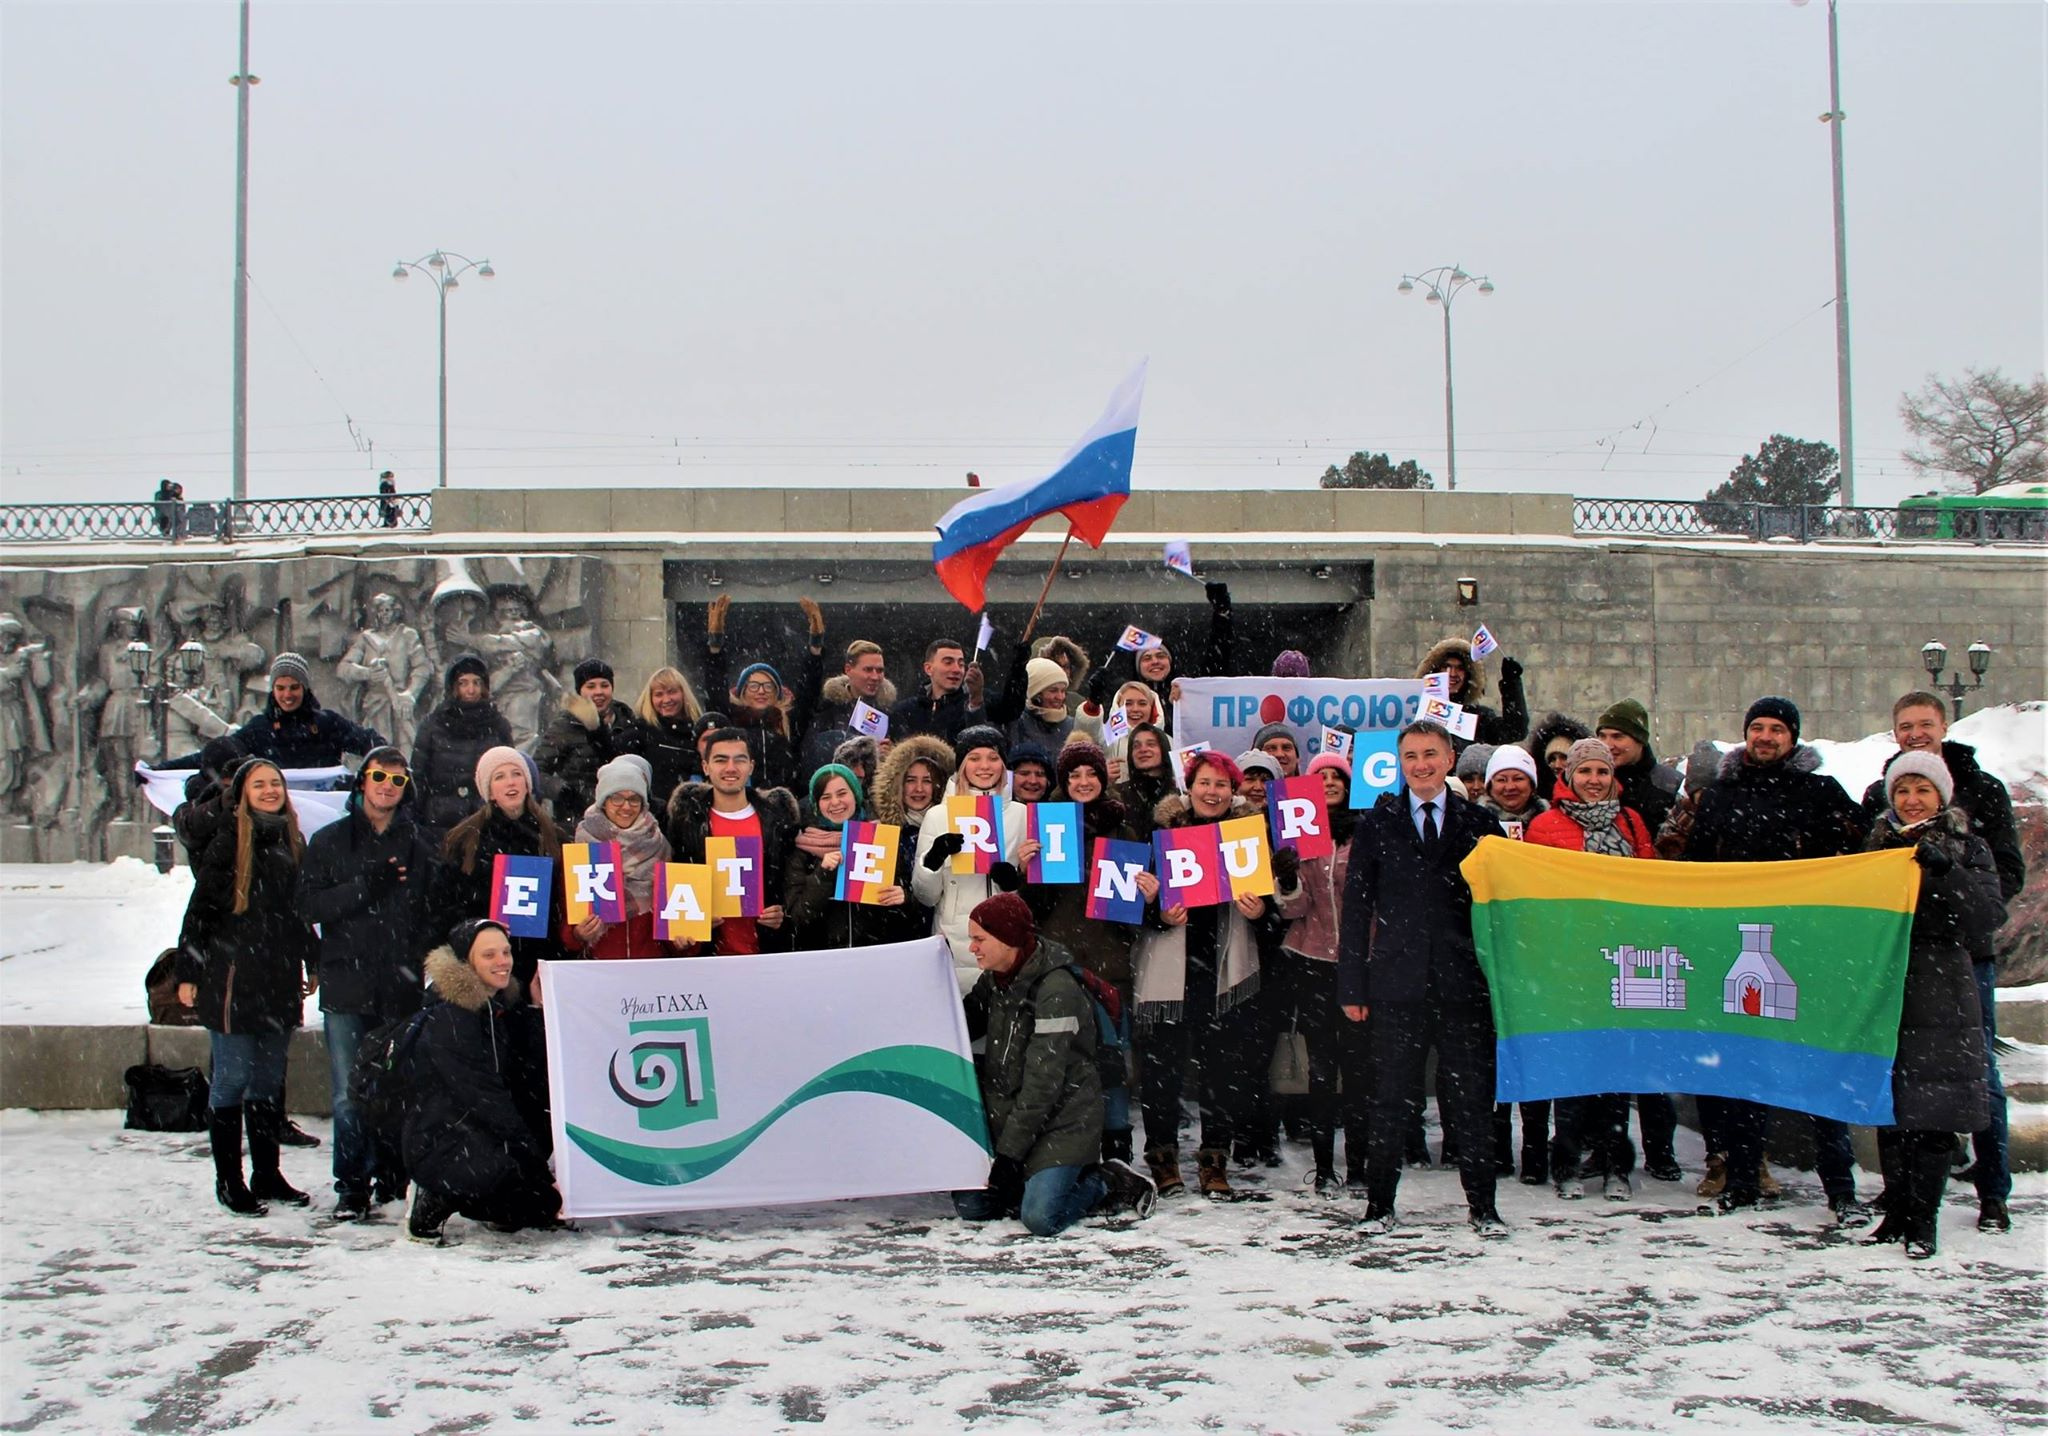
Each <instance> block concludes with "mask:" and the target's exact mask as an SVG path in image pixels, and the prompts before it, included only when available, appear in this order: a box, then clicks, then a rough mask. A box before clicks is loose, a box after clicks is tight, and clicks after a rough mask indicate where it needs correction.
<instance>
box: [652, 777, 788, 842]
mask: <svg viewBox="0 0 2048 1436" xmlns="http://www.w3.org/2000/svg"><path fill="white" fill-rule="evenodd" d="M711 797H712V794H711V785H710V784H709V783H678V784H677V785H676V790H675V792H673V793H671V794H669V799H668V820H669V824H670V828H669V831H671V832H673V831H675V825H676V824H679V823H683V822H686V821H687V822H690V823H693V824H697V825H702V824H704V823H708V822H710V821H711ZM747 800H748V801H749V802H750V803H752V804H753V805H754V807H755V809H756V810H757V811H772V812H774V813H775V814H776V815H777V816H779V817H781V818H783V819H784V820H785V821H786V822H788V823H789V824H790V825H791V826H792V827H793V826H795V825H797V824H798V823H800V822H801V821H802V819H803V805H802V804H800V803H798V802H797V800H796V794H794V793H792V792H790V791H789V789H787V788H750V789H748V791H747Z"/></svg>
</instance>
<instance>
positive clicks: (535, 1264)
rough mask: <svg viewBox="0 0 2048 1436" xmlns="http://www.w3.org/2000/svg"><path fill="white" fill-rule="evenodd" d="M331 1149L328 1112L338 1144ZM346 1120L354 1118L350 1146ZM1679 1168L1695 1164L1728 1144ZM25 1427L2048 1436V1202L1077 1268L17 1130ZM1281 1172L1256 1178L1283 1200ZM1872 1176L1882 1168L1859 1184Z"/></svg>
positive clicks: (1122, 1236) (1184, 1207)
mask: <svg viewBox="0 0 2048 1436" xmlns="http://www.w3.org/2000/svg"><path fill="white" fill-rule="evenodd" d="M313 1125H318V1124H313ZM321 1129H322V1130H324V1128H321ZM1681 1141H1682V1142H1685V1141H1690V1142H1692V1146H1691V1148H1690V1149H1688V1148H1686V1147H1684V1146H1681V1157H1682V1158H1684V1159H1685V1160H1686V1161H1687V1163H1688V1165H1689V1166H1690V1167H1691V1169H1692V1170H1693V1172H1694V1173H1695V1174H1697V1170H1698V1157H1699V1153H1698V1150H1697V1141H1696V1139H1693V1138H1692V1137H1691V1134H1690V1133H1682V1134H1681ZM0 1150H4V1153H5V1163H4V1168H0V1171H4V1175H0V1200H4V1211H5V1213H6V1216H5V1221H4V1227H0V1232H4V1295H5V1313H6V1319H5V1338H4V1343H5V1344H4V1353H5V1362H4V1366H5V1373H6V1380H5V1400H4V1408H0V1430H7V1431H27V1430H37V1431H110V1430H137V1431H145V1432H168V1431H222V1430H234V1431H251V1432H273V1431H274V1432H286V1431H289V1432H300V1431H309V1432H311V1431H321V1432H325V1431H335V1432H342V1431H362V1430H391V1431H421V1432H424V1431H432V1432H475V1431H504V1432H516V1431H566V1430H571V1429H576V1428H608V1429H611V1430H617V1431H631V1432H643V1431H660V1430H676V1429H683V1428H695V1429H704V1430H718V1431H760V1430H771V1429H795V1428H799V1427H807V1426H816V1427H818V1428H821V1429H827V1430H833V1429H836V1430H873V1429H893V1430H916V1431H927V1430H942V1429H943V1430H960V1429H976V1428H979V1429H995V1430H1014V1431H1033V1432H1035V1431H1040V1430H1097V1429H1117V1430H1139V1431H1154V1430H1164V1431H1183V1430H1198V1429H1206V1430H1215V1431H1232V1432H1234V1431H1283V1432H1284V1431H1294V1432H1328V1431H1339V1430H1367V1429H1370V1430H1421V1429H1437V1428H1443V1427H1450V1428H1457V1429H1467V1430H1489V1431H1501V1430H1518V1429H1519V1430H1575V1431H1576V1430H1584V1429H1587V1428H1605V1429H1621V1430H1631V1431H1652V1430H1654V1431H1700V1430H1715V1431H1731V1430H1733V1431H1751V1430H1779V1431H1813V1430H1816V1429H1826V1428H1831V1427H1840V1428H1843V1429H1845V1430H1848V1429H1854V1430H1859V1431H1866V1430H1870V1429H1885V1428H1893V1427H1902V1426H1919V1425H1924V1426H1927V1427H1930V1428H1932V1429H1935V1430H1944V1431H1987V1432H1990V1431H2011V1430H2015V1429H2019V1428H2023V1427H2030V1426H2032V1427H2039V1426H2041V1425H2043V1424H2044V1423H2048V1390H2044V1378H2043V1371H2044V1368H2043V1363H2042V1361H2041V1353H2042V1351H2043V1349H2044V1347H2043V1337H2044V1334H2048V1333H2044V1322H2043V1306H2044V1292H2048V1288H2044V1282H2043V1266H2044V1259H2043V1258H2044V1250H2043V1235H2042V1234H2043V1231H2044V1224H2048V1179H2044V1178H2043V1177H2040V1176H2022V1177H2021V1179H2020V1189H2019V1193H2018V1200H2017V1201H2016V1203H2015V1230H2014V1231H2013V1233H2012V1234H2011V1235H2009V1236H2005V1237H1990V1236H1983V1235H1980V1234H1979V1233H1978V1232H1977V1231H1976V1229H1975V1223H1974V1216H1975V1203H1974V1200H1970V1199H1969V1198H1968V1194H1966V1193H1955V1194H1952V1199H1951V1201H1950V1203H1949V1206H1948V1209H1947V1212H1946V1214H1945V1222H1944V1232H1943V1242H1942V1252H1941V1255H1940V1256H1939V1257H1938V1258H1936V1259H1935V1260H1934V1261H1932V1262H1929V1263H1926V1264H1921V1265H1913V1264H1909V1263H1907V1262H1906V1261H1905V1260H1904V1259H1903V1257H1901V1256H1900V1254H1899V1251H1898V1249H1897V1248H1896V1247H1886V1248H1880V1249H1865V1248H1863V1247H1861V1246H1859V1245H1857V1244H1855V1243H1854V1242H1853V1241H1849V1240H1844V1239H1839V1238H1836V1237H1834V1236H1833V1235H1831V1234H1830V1233H1828V1232H1827V1231H1825V1230H1824V1229H1823V1221H1822V1217H1823V1215H1824V1213H1823V1209H1822V1208H1821V1206H1820V1204H1819V1198H1818V1192H1817V1189H1816V1188H1815V1187H1814V1185H1813V1184H1812V1181H1811V1179H1810V1178H1808V1179H1806V1180H1804V1181H1799V1180H1794V1181H1791V1182H1789V1183H1788V1193H1789V1194H1790V1197H1789V1199H1788V1200H1787V1201H1785V1202H1784V1203H1782V1204H1781V1205H1779V1206H1778V1207H1776V1208H1775V1209H1774V1210H1771V1211H1768V1212H1766V1213H1764V1214H1762V1215H1759V1216H1757V1217H1756V1218H1754V1219H1753V1220H1739V1219H1726V1218H1714V1217H1695V1216H1693V1215H1691V1212H1692V1208H1693V1204H1694V1200H1695V1199H1694V1198H1693V1197H1692V1196H1691V1188H1690V1185H1686V1186H1683V1187H1680V1186H1673V1185H1666V1184H1662V1183H1654V1182H1652V1183H1647V1184H1645V1187H1644V1189H1643V1190H1642V1192H1641V1193H1640V1195H1639V1197H1638V1199H1637V1200H1636V1201H1634V1202H1631V1203H1628V1204H1618V1203H1608V1202H1604V1201H1601V1200H1599V1199H1598V1198H1597V1197H1596V1198H1593V1199H1590V1200H1587V1201H1581V1202H1571V1203H1566V1202H1560V1201H1558V1200H1557V1199H1556V1198H1555V1197H1554V1196H1552V1195H1551V1194H1550V1193H1549V1192H1548V1191H1547V1190H1540V1191H1539V1190H1535V1189H1531V1188H1526V1187H1521V1186H1518V1185H1515V1184H1512V1183H1510V1184H1509V1185H1508V1186H1506V1187H1504V1188H1503V1191H1502V1198H1503V1201H1502V1205H1503V1210H1504V1212H1505V1214H1506V1216H1507V1219H1508V1221H1509V1222H1510V1223H1511V1224H1512V1226H1513V1228H1514V1230H1513V1235H1512V1238H1511V1239H1510V1240H1509V1241H1507V1242H1505V1243H1498V1244H1485V1245H1482V1244H1481V1242H1480V1241H1479V1240H1478V1239H1477V1238H1475V1237H1473V1236H1472V1235H1471V1234H1470V1233H1469V1232H1467V1230H1466V1228H1465V1226H1464V1224H1463V1222H1462V1220H1460V1219H1459V1217H1460V1211H1461V1206H1462V1204H1461V1202H1460V1200H1459V1196H1458V1191H1457V1180H1456V1177H1455V1176H1454V1175H1453V1174H1450V1173H1443V1172H1434V1171H1431V1172H1411V1173H1409V1174H1408V1177H1407V1179H1406V1180H1405V1182H1404V1183H1403V1187H1402V1205H1403V1209H1404V1213H1405V1214H1406V1216H1407V1219H1408V1222H1409V1225H1408V1226H1407V1227H1406V1228H1405V1229H1404V1230H1403V1231H1402V1232H1400V1233H1399V1234H1397V1235H1395V1236H1393V1237H1388V1238H1370V1239H1369V1238H1366V1237H1363V1236H1361V1235H1360V1234H1359V1233H1358V1232H1357V1231H1356V1230H1355V1229H1354V1227H1353V1222H1354V1221H1355V1220H1356V1217H1357V1215H1358V1213H1359V1210H1360V1209H1359V1207H1358V1206H1356V1205H1354V1204H1352V1203H1349V1202H1338V1203H1327V1202H1320V1201H1317V1200H1315V1199H1313V1198H1311V1197H1308V1196H1306V1195H1304V1194H1302V1193H1301V1192H1300V1191H1299V1188H1298V1186H1297V1185H1296V1184H1297V1183H1298V1182H1299V1179H1300V1176H1301V1168H1300V1165H1299V1162H1300V1153H1299V1150H1298V1149H1294V1150H1293V1151H1292V1152H1291V1155H1290V1162H1289V1165H1288V1167H1287V1168H1285V1169H1284V1170H1283V1171H1282V1172H1279V1173H1275V1174H1273V1175H1274V1177H1275V1180H1274V1181H1273V1182H1272V1183H1271V1184H1270V1186H1271V1187H1272V1188H1273V1189H1275V1190H1276V1191H1277V1195H1276V1196H1275V1198H1274V1199H1273V1200H1272V1201H1270V1202H1267V1203H1263V1204H1259V1203H1251V1202H1246V1203H1240V1204H1236V1205H1232V1206H1215V1205H1211V1204H1207V1203H1204V1202H1202V1201H1200V1200H1199V1199H1184V1200H1180V1201H1176V1202H1174V1203H1171V1204H1169V1205H1167V1206H1164V1207H1162V1210H1161V1212H1160V1214H1159V1215H1158V1216H1156V1217H1154V1218H1153V1219H1152V1220H1151V1221H1149V1222H1144V1223H1140V1224H1135V1225H1128V1224H1126V1225H1118V1226H1108V1227H1104V1226H1092V1227H1083V1228H1080V1229H1077V1230H1075V1231H1073V1232H1070V1233H1068V1234H1067V1235H1066V1236H1063V1237H1060V1238H1055V1239H1053V1240H1050V1241H1039V1240H1035V1239H1033V1238H1030V1237H1027V1236H1025V1235H1024V1234H1023V1233H1022V1230H1021V1229H1020V1228H1017V1227H1015V1226H1011V1225H1008V1224H1004V1225H999V1226H995V1227H969V1226H966V1225H964V1224H962V1223H960V1222H958V1221H956V1220H954V1218H953V1217H952V1215H951V1211H950V1207H949V1206H948V1204H947V1203H945V1202H944V1201H943V1200H942V1199H940V1198H936V1197H927V1198H896V1199H891V1200H886V1201H872V1202H854V1203H846V1204H842V1205H836V1206H818V1207H796V1208H781V1209H775V1210H768V1211H761V1212H755V1213H721V1214H713V1215H705V1216H699V1217H692V1218H687V1219H686V1218H671V1219H667V1220H665V1221H663V1222H662V1223H660V1224H659V1225H658V1226H653V1227H640V1226H633V1227H630V1228H627V1227H622V1228H620V1229H618V1230H613V1229H612V1228H611V1227H610V1226H609V1225H608V1224H596V1225H595V1227H594V1228H593V1229H590V1230H585V1231H580V1232H570V1233H563V1234H558V1235H552V1236H539V1235H534V1234H524V1235H519V1236H501V1235H497V1234H494V1233H491V1232H488V1231H485V1230H483V1229H481V1228H478V1227H475V1226H472V1225H470V1224H468V1223H466V1222H462V1221H459V1220H458V1221H455V1222H451V1223H450V1232H451V1234H454V1235H459V1237H460V1243H459V1244H458V1245H454V1246H450V1247H447V1248H443V1249H428V1248H424V1247H420V1246H417V1245H412V1244H409V1243H407V1242H405V1241H404V1240H403V1239H402V1237H401V1236H400V1235H399V1230H400V1228H399V1222H398V1218H397V1216H396V1211H397V1209H396V1208H386V1209H385V1214H384V1217H383V1219H382V1220H381V1221H379V1222H378V1223H376V1224H373V1225H370V1226H365V1227H335V1226H332V1225H330V1224H329V1223H327V1222H326V1221H325V1220H324V1219H323V1218H322V1217H321V1216H320V1215H319V1213H320V1211H321V1210H322V1208H324V1207H325V1206H326V1205H327V1204H328V1202H329V1200H330V1198H329V1197H328V1194H327V1192H326V1190H325V1185H326V1184H325V1182H324V1180H322V1179H323V1177H324V1169H325V1165H326V1163H325V1158H326V1152H325V1151H324V1150H323V1151H320V1152H312V1153H305V1152H289V1153H287V1154H286V1169H287V1171H288V1172H289V1173H290V1174H292V1175H293V1176H294V1177H296V1178H297V1179H298V1180H299V1181H300V1182H301V1184H302V1185H305V1186H307V1187H309V1188H314V1189H316V1190H317V1192H318V1200H319V1203H320V1205H319V1206H316V1207H315V1208H314V1210H313V1212H312V1213H311V1214H309V1213H306V1212H291V1211H286V1210H283V1209H273V1211H272V1213H271V1215H270V1216H268V1217H266V1218H264V1219H262V1220H259V1221H239V1220H237V1219H235V1218H231V1217H229V1216H228V1215H227V1214H225V1213H224V1212H222V1211H220V1210H219V1209H218V1208H217V1207H215V1206H214V1205H213V1202H212V1192H211V1171H210V1167H209V1165H208V1162H207V1157H206V1147H205V1138H204V1136H203V1135H200V1134H193V1135H189V1136H167V1135H155V1134H146V1133H135V1132H124V1131H122V1130H120V1127H119V1118H118V1117H117V1116H116V1115H114V1114H111V1113H82V1114H65V1115H41V1116H39V1115H35V1114H30V1113H24V1112H8V1113H4V1114H0ZM1262 1175H1263V1174H1262ZM1866 1180H1867V1178H1866Z"/></svg>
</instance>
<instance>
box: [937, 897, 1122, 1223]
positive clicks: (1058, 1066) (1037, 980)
mask: <svg viewBox="0 0 2048 1436" xmlns="http://www.w3.org/2000/svg"><path fill="white" fill-rule="evenodd" d="M967 935H968V946H969V949H970V950H971V951H972V952H973V954H974V961H975V964H976V965H977V966H979V967H980V968H981V979H980V980H979V981H978V982H976V983H975V985H974V988H973V990H972V991H971V992H969V993H968V994H967V996H966V998H965V999H964V1001H965V1004H966V1008H967V1028H968V1031H969V1032H970V1033H972V1034H973V1035H974V1036H977V1037H979V1036H983V1035H984V1034H985V1035H986V1036H987V1038H988V1049H987V1056H986V1057H985V1058H983V1060H982V1063H981V1100H982V1105H983V1106H984V1107H986V1108H987V1109H988V1130H989V1139H990V1141H991V1142H992V1143H993V1144H994V1149H995V1164H994V1166H993V1167H992V1168H991V1169H990V1171H989V1174H988V1188H987V1190H985V1191H978V1192H973V1191H969V1192H955V1193H954V1194H953V1205H954V1207H955V1208H956V1209H957V1210H958V1211H959V1213H960V1215H961V1216H962V1217H964V1218H966V1219H967V1220H968V1221H970V1222H986V1221H994V1220H995V1219H996V1218H998V1217H1003V1216H1010V1215H1013V1214H1014V1215H1016V1216H1019V1217H1021V1218H1022V1219H1023V1222H1024V1225H1025V1227H1026V1228H1027V1229H1029V1230H1030V1231H1031V1232H1032V1233H1033V1234H1034V1235H1036V1236H1041V1237H1049V1236H1052V1235H1054V1234H1055V1233H1057V1232H1061V1231H1064V1230H1066V1229H1067V1228H1068V1227H1070V1226H1072V1225H1073V1224H1074V1223H1075V1222H1077V1221H1079V1220H1080V1219H1081V1218H1082V1217H1085V1216H1087V1215H1088V1214H1089V1213H1090V1212H1095V1211H1115V1210H1120V1209H1125V1208H1128V1209H1129V1210H1131V1211H1133V1212H1135V1213H1136V1214H1137V1215H1138V1216H1140V1217H1144V1216H1149V1215H1150V1214H1151V1211H1152V1204H1153V1202H1154V1201H1155V1200H1157V1198H1158V1190H1157V1189H1156V1188H1155V1187H1154V1186H1153V1185H1152V1182H1151V1180H1150V1179H1149V1178H1147V1177H1145V1176H1144V1175H1142V1174H1141V1173H1139V1172H1138V1171H1137V1170H1135V1169H1134V1168H1132V1167H1131V1166H1130V1165H1129V1164H1128V1163H1126V1162H1122V1161H1115V1160H1112V1161H1108V1162H1102V1163H1097V1162H1096V1161H1095V1157H1096V1154H1097V1153H1098V1152H1100V1151H1101V1149H1102V1078H1101V1076H1100V1075H1099V1074H1098V1072H1097V1070H1096V1066H1095V1032H1096V1027H1095V1004H1094V999H1092V998H1091V997H1090V996H1089V995H1088V993H1087V992H1086V991H1085V990H1084V989H1083V988H1082V986H1081V983H1080V980H1079V979H1078V978H1077V977H1076V976H1075V975H1074V972H1073V970H1072V968H1071V966H1070V964H1071V963H1072V962H1073V959H1072V958H1071V957H1070V956H1069V955H1068V954H1067V951H1066V949H1064V948H1062V947H1061V946H1059V944H1057V943H1054V942H1042V941H1040V940H1039V938H1038V934H1037V931H1036V929H1035V928H1034V927H1033V925H1032V921H1031V909H1030V908H1029V907H1028V906H1026V905H1025V902H1024V900H1023V899H1022V898H1020V897H1018V896H1017V895H1016V894H1015V893H998V894H997V895H996V896H994V897H992V898H989V899H988V900H987V901H985V902H983V903H981V904H979V905H978V906H976V908H975V909H974V911H973V912H971V913H970V914H968V918H967Z"/></svg>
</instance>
